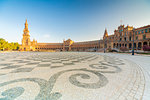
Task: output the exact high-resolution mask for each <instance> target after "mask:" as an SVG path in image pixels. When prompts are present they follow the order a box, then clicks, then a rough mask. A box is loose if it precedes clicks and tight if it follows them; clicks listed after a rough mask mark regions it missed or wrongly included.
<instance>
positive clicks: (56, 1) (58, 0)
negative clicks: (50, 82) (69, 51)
mask: <svg viewBox="0 0 150 100" xmlns="http://www.w3.org/2000/svg"><path fill="white" fill-rule="evenodd" d="M26 18H27V20H28V24H29V31H30V35H31V39H33V38H35V39H36V40H37V41H38V42H62V41H63V39H68V38H71V39H72V40H73V41H87V40H96V39H100V38H102V36H103V33H104V30H105V28H107V30H108V33H109V34H113V32H114V29H117V27H118V26H119V25H120V20H123V24H125V25H127V24H129V25H132V26H135V27H141V26H143V25H148V24H150V0H0V37H1V38H5V39H6V40H7V41H9V42H19V43H21V39H22V34H23V29H24V23H25V19H26Z"/></svg>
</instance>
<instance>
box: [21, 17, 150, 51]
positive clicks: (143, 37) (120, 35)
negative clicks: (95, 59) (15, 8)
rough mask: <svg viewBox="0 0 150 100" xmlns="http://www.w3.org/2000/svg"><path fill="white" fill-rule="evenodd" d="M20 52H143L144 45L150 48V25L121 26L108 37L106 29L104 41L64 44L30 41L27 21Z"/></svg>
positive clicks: (67, 41)
mask: <svg viewBox="0 0 150 100" xmlns="http://www.w3.org/2000/svg"><path fill="white" fill-rule="evenodd" d="M23 32H24V33H23V38H22V44H21V45H20V51H101V50H102V51H103V50H104V49H105V50H107V49H112V50H113V49H118V50H119V49H120V48H121V47H126V48H127V49H129V50H131V49H132V48H133V40H134V49H135V50H143V46H144V45H148V46H150V25H147V26H143V27H139V28H133V26H128V25H127V26H124V25H120V26H119V27H118V29H117V30H115V31H114V34H112V35H108V32H107V30H106V29H105V31H104V35H103V39H99V40H93V41H83V42H74V41H72V40H71V39H68V40H64V41H63V42H62V43H38V42H37V41H36V40H33V41H31V40H30V34H29V30H28V23H27V20H26V22H25V28H24V30H23Z"/></svg>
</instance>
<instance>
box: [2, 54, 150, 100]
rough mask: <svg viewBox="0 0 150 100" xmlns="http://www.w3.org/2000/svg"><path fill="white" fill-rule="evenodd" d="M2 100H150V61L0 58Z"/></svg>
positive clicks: (27, 56)
mask: <svg viewBox="0 0 150 100" xmlns="http://www.w3.org/2000/svg"><path fill="white" fill-rule="evenodd" d="M0 100H150V57H149V56H141V55H136V56H131V55H129V54H112V53H85V52H56V53H50V52H14V53H0Z"/></svg>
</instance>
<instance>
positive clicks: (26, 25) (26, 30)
mask: <svg viewBox="0 0 150 100" xmlns="http://www.w3.org/2000/svg"><path fill="white" fill-rule="evenodd" d="M23 32H24V33H25V34H29V30H28V22H27V19H26V22H25V28H24V30H23Z"/></svg>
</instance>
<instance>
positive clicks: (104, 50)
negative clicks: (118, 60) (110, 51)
mask: <svg viewBox="0 0 150 100" xmlns="http://www.w3.org/2000/svg"><path fill="white" fill-rule="evenodd" d="M105 48H106V40H104V53H105V52H106V51H105Z"/></svg>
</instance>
